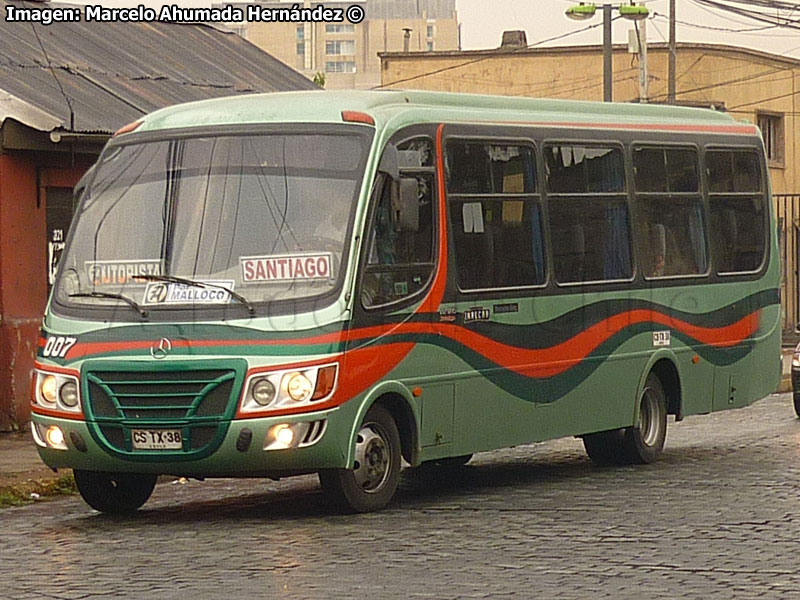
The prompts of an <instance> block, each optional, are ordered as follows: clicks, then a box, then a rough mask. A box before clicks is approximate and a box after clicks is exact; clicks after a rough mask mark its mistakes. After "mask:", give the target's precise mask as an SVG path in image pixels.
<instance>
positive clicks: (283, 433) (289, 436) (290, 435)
mask: <svg viewBox="0 0 800 600" xmlns="http://www.w3.org/2000/svg"><path fill="white" fill-rule="evenodd" d="M275 441H276V442H278V443H279V444H281V445H283V446H286V447H287V448H288V447H289V446H291V445H292V442H293V441H294V431H292V430H291V429H290V428H289V426H288V425H286V426H285V427H282V428H280V429H278V430H277V431H276V432H275Z"/></svg>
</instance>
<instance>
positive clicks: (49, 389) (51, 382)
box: [39, 375, 58, 404]
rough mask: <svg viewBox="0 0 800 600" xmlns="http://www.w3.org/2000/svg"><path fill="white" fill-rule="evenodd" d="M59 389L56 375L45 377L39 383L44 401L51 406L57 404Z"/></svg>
mask: <svg viewBox="0 0 800 600" xmlns="http://www.w3.org/2000/svg"><path fill="white" fill-rule="evenodd" d="M57 389H58V388H57V384H56V376H55V375H45V376H44V377H42V378H41V380H40V381H39V394H40V395H41V397H42V399H43V400H44V401H45V402H47V403H49V404H55V403H56V391H57Z"/></svg>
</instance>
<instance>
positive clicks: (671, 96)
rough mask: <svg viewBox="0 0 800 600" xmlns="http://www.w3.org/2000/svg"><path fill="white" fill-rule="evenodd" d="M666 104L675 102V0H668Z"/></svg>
mask: <svg viewBox="0 0 800 600" xmlns="http://www.w3.org/2000/svg"><path fill="white" fill-rule="evenodd" d="M667 104H675V0H669V71H668V73H667Z"/></svg>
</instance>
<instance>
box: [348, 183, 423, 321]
mask: <svg viewBox="0 0 800 600" xmlns="http://www.w3.org/2000/svg"><path fill="white" fill-rule="evenodd" d="M403 176H404V177H407V176H408V174H407V173H406V174H404V175H403ZM414 177H415V178H416V180H417V189H418V194H419V227H418V228H417V230H416V231H410V230H404V229H403V228H402V227H401V226H400V224H399V223H398V222H397V221H396V219H395V218H393V216H392V201H393V198H394V197H395V196H396V194H397V193H398V192H397V182H394V181H391V180H390V179H389V178H386V179H385V181H384V183H383V187H382V189H381V194H380V197H379V199H378V205H377V206H376V208H375V215H374V217H373V222H372V227H371V228H370V230H369V238H368V244H367V249H368V254H367V264H366V267H365V271H364V275H363V276H362V280H361V303H362V304H363V305H364V306H365V307H367V308H369V307H375V306H381V305H385V304H390V303H392V302H396V301H398V300H402V299H403V298H406V297H408V296H411V295H413V294H415V293H416V292H418V291H420V290H421V289H422V288H423V287H424V286H425V285H426V284H427V282H428V279H429V278H430V275H431V273H432V272H433V232H434V229H433V195H432V182H433V180H432V178H431V177H430V176H428V175H427V174H418V175H414Z"/></svg>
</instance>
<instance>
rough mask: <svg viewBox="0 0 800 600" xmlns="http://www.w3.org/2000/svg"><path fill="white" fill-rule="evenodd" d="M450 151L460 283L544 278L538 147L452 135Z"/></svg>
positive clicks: (514, 283) (473, 286) (465, 286)
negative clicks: (461, 138)
mask: <svg viewBox="0 0 800 600" xmlns="http://www.w3.org/2000/svg"><path fill="white" fill-rule="evenodd" d="M446 152H447V155H446V158H447V160H446V165H447V190H448V201H449V202H450V206H451V209H450V231H451V232H452V233H451V235H452V236H453V241H454V245H455V264H456V272H457V274H458V285H459V287H460V288H461V289H462V290H482V289H492V288H494V289H498V288H512V287H523V286H533V285H542V284H544V282H545V261H544V243H543V236H542V226H541V209H540V197H539V193H538V186H537V182H536V170H535V166H534V165H535V162H534V150H533V148H532V147H530V146H526V145H521V144H520V145H518V144H503V143H496V142H495V143H490V142H488V141H473V140H460V139H453V140H449V141H448V143H447V149H446Z"/></svg>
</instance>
